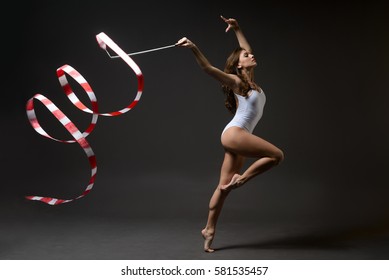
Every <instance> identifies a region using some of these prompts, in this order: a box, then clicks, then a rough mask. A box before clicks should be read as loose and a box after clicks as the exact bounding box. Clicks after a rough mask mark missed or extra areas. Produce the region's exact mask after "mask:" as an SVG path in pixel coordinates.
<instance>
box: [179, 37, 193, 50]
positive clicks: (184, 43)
mask: <svg viewBox="0 0 389 280" xmlns="http://www.w3.org/2000/svg"><path fill="white" fill-rule="evenodd" d="M176 46H178V47H186V48H190V49H191V48H193V47H194V46H195V44H193V43H192V41H191V40H189V39H188V38H186V37H183V38H181V39H180V40H178V42H177V43H176Z"/></svg>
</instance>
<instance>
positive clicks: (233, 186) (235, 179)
mask: <svg viewBox="0 0 389 280" xmlns="http://www.w3.org/2000/svg"><path fill="white" fill-rule="evenodd" d="M239 178H240V175H239V174H235V175H234V176H232V179H231V181H230V182H229V183H228V184H227V185H221V186H220V187H219V188H220V190H221V191H230V190H233V189H236V188H238V187H240V186H241V183H240V182H238V180H239Z"/></svg>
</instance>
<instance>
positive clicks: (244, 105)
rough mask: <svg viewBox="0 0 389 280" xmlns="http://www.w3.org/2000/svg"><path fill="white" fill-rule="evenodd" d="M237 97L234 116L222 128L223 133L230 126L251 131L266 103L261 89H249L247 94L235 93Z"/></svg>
mask: <svg viewBox="0 0 389 280" xmlns="http://www.w3.org/2000/svg"><path fill="white" fill-rule="evenodd" d="M235 96H236V98H237V99H238V102H237V103H238V104H237V109H236V113H235V116H234V118H233V119H232V120H231V121H230V122H229V123H228V124H227V126H226V127H225V128H224V130H223V132H222V135H223V133H224V132H225V131H226V130H227V129H228V128H230V127H232V126H238V127H241V128H244V129H246V130H247V131H248V132H250V133H252V132H253V130H254V128H255V126H256V125H257V123H258V121H259V120H260V119H261V117H262V114H263V108H264V107H265V103H266V96H265V93H264V92H263V90H262V89H261V91H260V92H259V91H257V90H254V89H253V90H251V91H250V92H249V93H248V95H247V96H242V95H239V94H236V93H235Z"/></svg>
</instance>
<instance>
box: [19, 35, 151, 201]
mask: <svg viewBox="0 0 389 280" xmlns="http://www.w3.org/2000/svg"><path fill="white" fill-rule="evenodd" d="M96 40H97V42H98V44H99V46H100V48H102V49H104V50H107V47H109V48H110V49H111V50H112V51H114V52H115V53H116V54H117V55H118V56H119V57H120V58H122V59H123V60H124V62H126V63H127V64H128V66H129V67H130V68H131V69H132V70H133V71H134V72H135V74H136V77H137V80H138V88H137V94H136V96H135V98H134V100H133V101H132V102H131V103H130V104H129V105H128V106H127V107H125V108H123V109H121V110H118V111H113V112H108V113H99V112H98V103H97V99H96V96H95V94H94V92H93V90H92V88H91V86H90V85H89V83H88V82H87V81H86V80H85V78H84V77H83V76H82V75H81V74H80V73H79V72H77V71H76V70H75V69H74V68H73V67H71V66H70V65H66V64H65V65H63V66H61V67H59V68H58V69H57V77H58V80H59V82H60V84H61V87H62V89H63V91H64V92H65V94H66V96H67V97H68V98H69V100H70V102H72V103H73V105H74V106H76V107H77V108H78V109H80V110H82V111H84V112H86V113H89V114H92V120H91V122H90V124H89V126H88V127H87V129H86V130H85V131H84V132H81V131H80V130H79V129H78V128H77V126H76V125H75V124H74V123H73V122H72V121H71V120H70V119H69V118H68V117H67V116H66V115H65V114H64V113H63V112H62V111H61V110H60V109H59V108H58V107H57V106H56V105H55V104H54V103H53V102H52V101H51V100H49V99H48V98H46V97H45V96H44V95H42V94H39V93H37V94H35V95H34V96H33V97H31V98H30V99H29V100H28V101H27V104H26V112H27V117H28V120H29V122H30V124H31V126H32V127H33V128H34V130H35V131H36V132H37V133H39V134H40V135H42V136H44V137H47V138H49V139H51V140H54V141H58V142H61V143H66V144H69V143H76V142H77V143H78V144H79V145H80V147H81V148H82V149H83V150H84V152H85V154H86V156H87V158H88V161H89V165H90V169H91V177H90V179H89V182H88V185H87V187H86V188H85V190H84V191H83V192H82V194H81V195H79V196H77V197H75V198H72V199H60V198H53V197H44V196H36V195H32V196H26V199H28V200H34V201H40V202H43V203H46V204H48V205H59V204H63V203H68V202H71V201H74V200H76V199H79V198H82V197H84V196H86V195H87V194H88V193H89V192H90V191H91V190H92V188H93V185H94V183H95V178H96V173H97V163H96V156H95V153H94V152H93V149H92V147H91V146H90V144H89V143H88V141H87V140H86V137H87V136H88V135H89V134H90V133H91V132H92V131H93V130H94V128H95V127H96V123H97V119H98V116H109V117H113V116H118V115H121V114H124V113H126V112H128V111H130V110H131V109H133V108H134V107H135V106H136V105H137V104H138V102H139V100H140V98H141V96H142V92H143V87H144V78H143V74H142V71H141V70H140V68H139V67H138V65H137V64H136V63H135V62H134V61H133V60H132V59H131V57H129V56H128V55H127V54H126V53H125V52H124V51H123V50H122V49H121V48H120V47H119V46H118V45H117V44H116V43H114V42H113V41H112V40H111V39H110V38H109V37H108V36H107V35H106V34H105V33H104V32H101V33H99V34H98V35H96ZM66 74H67V75H69V76H70V77H72V78H73V79H74V80H75V81H76V82H77V83H78V84H79V85H80V86H81V87H82V88H83V89H84V91H85V92H86V94H87V95H88V98H89V100H90V102H91V107H92V108H91V109H89V108H88V107H87V106H85V105H84V104H83V103H82V102H81V101H80V100H79V99H78V98H77V96H76V94H75V93H74V92H73V89H72V88H71V86H70V84H69V82H68V80H67V78H66ZM34 100H38V101H40V102H41V103H42V104H43V105H44V106H45V107H46V108H47V109H48V110H49V111H50V112H51V114H52V115H54V116H55V118H56V119H57V120H58V121H59V122H60V123H61V124H62V125H63V126H64V128H65V129H66V130H67V131H68V132H69V133H70V134H71V136H72V138H73V139H71V140H61V139H56V138H54V137H52V136H51V135H49V134H48V133H47V132H46V131H45V130H44V129H43V128H42V126H41V125H40V123H39V121H38V118H37V116H36V114H35V110H34Z"/></svg>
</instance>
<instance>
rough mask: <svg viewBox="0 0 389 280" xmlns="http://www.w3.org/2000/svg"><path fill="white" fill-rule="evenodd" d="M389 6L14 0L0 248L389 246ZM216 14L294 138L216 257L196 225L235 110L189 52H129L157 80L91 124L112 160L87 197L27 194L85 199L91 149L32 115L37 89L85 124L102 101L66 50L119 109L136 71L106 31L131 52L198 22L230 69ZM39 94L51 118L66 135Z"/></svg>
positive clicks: (265, 251)
mask: <svg viewBox="0 0 389 280" xmlns="http://www.w3.org/2000/svg"><path fill="white" fill-rule="evenodd" d="M383 3H384V1H382V2H378V1H366V2H364V3H356V2H354V1H350V2H341V1H332V2H331V1H316V2H315V1H306V2H303V1H297V2H296V1H291V2H288V1H285V2H282V1H244V2H236V3H230V2H225V1H169V2H163V1H155V2H154V1H104V2H99V1H82V2H81V1H64V2H56V1H47V2H46V1H35V2H30V3H28V4H23V5H22V4H20V6H18V5H17V4H14V6H15V7H14V8H12V9H11V8H10V9H9V10H8V11H9V13H11V15H12V20H11V21H5V20H4V19H2V21H3V22H2V23H3V24H2V26H3V46H2V48H3V61H4V62H5V63H2V64H3V65H5V66H4V68H3V72H4V71H5V72H6V73H5V74H3V79H4V80H3V82H2V87H3V90H2V108H1V124H2V125H1V126H2V131H3V132H2V139H1V141H2V142H1V143H2V145H1V148H2V152H1V154H0V155H1V162H2V169H1V170H2V171H1V174H2V176H1V178H2V181H1V182H2V183H1V185H2V187H1V196H0V201H1V204H0V205H1V213H2V214H1V215H2V216H3V218H2V219H3V221H4V222H3V226H2V227H1V228H0V238H1V240H0V257H1V258H2V259H34V258H37V259H78V258H80V259H85V258H87V259H88V258H92V259H93V258H98V259H111V258H112V259H138V258H139V259H185V258H186V259H201V258H222V259H223V258H235V259H241V258H243V259H244V258H251V259H273V258H274V259H289V258H293V259H304V258H307V259H319V258H330V259H331V258H333V259H337V258H340V259H353V258H361V259H366V258H367V259H376V258H388V256H389V242H388V239H387V236H388V235H387V233H388V228H389V222H388V218H389V217H388V211H389V204H388V202H387V200H388V194H389V190H388V175H387V173H386V172H387V169H388V167H389V166H388V160H387V157H388V154H389V148H388V145H387V144H388V140H389V133H388V124H389V113H388V104H389V95H388V78H389V66H388V65H389V55H388V49H389V39H388V36H387V27H388V24H389V22H388V21H389V20H388V18H387V14H388V12H389V9H388V7H387V5H386V4H383ZM220 14H222V15H224V16H225V17H234V18H236V19H237V20H238V21H239V24H240V26H241V27H242V29H243V31H244V33H245V34H246V36H247V38H248V39H249V41H250V43H251V45H252V47H253V49H254V54H255V56H256V57H257V60H258V61H259V66H258V68H257V69H256V82H257V83H258V84H259V85H260V86H261V87H262V88H263V89H264V91H265V93H266V96H267V104H266V107H265V112H264V116H263V118H262V120H261V121H260V123H259V124H258V126H257V128H256V129H255V131H254V133H255V134H257V135H259V136H261V137H263V138H265V139H267V140H268V141H270V142H272V143H274V144H275V145H277V146H278V147H280V148H281V149H282V150H283V151H284V153H285V161H284V162H283V164H282V165H281V166H279V167H277V168H275V169H273V170H271V171H269V172H268V173H266V174H263V175H262V176H259V177H257V178H255V179H254V180H252V181H250V182H249V183H248V184H247V186H246V187H245V188H244V189H240V190H239V191H236V192H234V193H233V194H232V195H231V196H230V197H229V198H228V201H227V202H226V204H225V209H224V212H223V213H222V216H221V219H220V224H219V229H220V231H219V232H218V236H217V239H216V240H215V247H217V248H219V249H223V248H224V249H229V250H220V251H219V252H218V253H217V254H213V255H204V254H203V253H202V252H201V246H202V245H201V243H202V241H201V236H200V235H199V231H200V229H201V228H202V227H203V226H204V224H205V221H206V214H207V205H208V201H209V198H210V195H211V194H212V192H213V189H214V187H215V186H216V184H217V182H218V176H219V170H220V165H221V162H222V159H223V149H222V147H221V145H220V133H221V131H222V130H223V128H224V126H225V124H226V123H227V122H228V121H229V120H230V118H231V117H232V116H231V115H230V114H229V113H228V111H227V110H226V109H225V108H224V105H223V102H224V99H223V95H222V92H221V89H220V85H219V84H218V83H217V82H216V81H215V80H213V79H212V78H210V77H209V76H207V75H206V74H205V73H203V72H202V71H201V69H200V68H199V67H198V65H197V64H196V62H195V59H194V57H193V55H192V54H191V52H190V50H188V49H182V48H173V49H167V50H163V51H159V52H154V53H149V54H144V55H139V56H134V57H133V59H134V60H135V62H136V63H137V64H138V65H139V67H140V68H141V69H142V72H143V74H144V78H145V88H144V93H143V95H142V98H141V100H140V102H139V104H138V105H137V106H136V107H135V108H134V109H133V110H132V111H130V112H128V113H127V114H125V115H122V116H119V117H114V118H109V117H100V118H99V121H98V123H97V127H96V129H95V131H94V132H93V133H92V134H91V135H90V136H89V137H88V141H89V143H90V144H91V146H92V148H93V150H94V151H95V153H96V156H97V163H98V172H97V177H96V182H95V186H94V188H93V190H92V192H91V193H90V194H89V195H88V196H86V197H85V198H82V199H80V200H77V201H75V202H72V203H68V204H64V205H59V206H54V207H52V206H48V205H45V204H42V203H38V202H30V201H27V200H25V199H24V196H25V195H42V196H46V195H47V196H53V197H59V198H73V197H75V196H77V195H79V194H81V193H82V192H83V190H84V189H85V187H86V185H87V182H88V180H89V176H90V171H89V165H88V163H87V159H86V157H85V154H84V152H83V151H82V149H80V147H79V146H78V145H76V144H73V145H65V144H61V143H57V142H54V141H51V140H48V139H46V138H43V137H41V136H40V135H38V134H37V133H36V132H35V131H34V130H33V129H32V127H31V126H30V124H29V122H28V120H27V117H26V114H25V104H26V101H27V100H28V99H29V98H30V97H32V96H33V95H34V94H35V93H41V94H43V95H45V96H47V97H48V98H49V99H51V100H52V101H53V102H54V103H55V104H56V105H57V106H58V107H60V108H61V109H62V110H63V111H64V112H65V113H66V114H67V115H68V116H69V117H70V118H71V119H72V120H73V121H74V122H75V123H76V124H77V125H78V127H79V128H80V129H81V130H83V129H85V128H86V127H87V125H88V122H89V120H90V115H88V114H85V113H83V112H81V111H78V110H77V109H76V108H75V107H73V105H72V104H71V103H70V102H69V101H68V100H67V98H66V96H65V94H64V93H63V91H62V89H61V87H60V85H59V83H58V80H57V78H56V73H55V71H56V69H57V68H58V67H60V66H62V65H64V64H69V65H71V66H73V67H74V68H75V69H76V70H78V71H79V72H80V73H81V74H82V75H83V76H84V77H85V78H86V79H87V81H88V82H89V83H90V84H91V86H92V88H93V90H94V92H95V93H96V95H97V98H98V101H99V106H100V110H101V111H102V112H108V111H115V110H119V109H122V108H123V107H125V106H127V105H128V104H129V102H130V101H131V100H132V99H133V98H134V96H135V93H136V79H135V75H134V74H133V72H132V71H131V70H130V69H129V68H128V66H126V65H125V63H123V62H122V61H121V60H110V59H109V58H108V56H107V55H106V54H105V52H104V51H103V50H101V49H100V48H99V47H98V44H97V42H96V40H95V35H96V34H98V33H100V32H105V33H106V34H107V35H108V36H110V37H111V39H113V40H114V41H115V42H116V43H117V44H118V45H119V46H120V47H121V48H122V49H124V50H125V51H127V52H133V51H139V50H144V49H149V48H155V47H159V46H164V45H170V44H174V43H175V42H176V41H177V40H178V39H180V38H181V37H183V36H187V37H188V38H190V39H191V40H192V41H194V42H195V43H196V44H197V45H198V46H199V47H200V49H201V50H202V51H203V52H204V54H205V55H206V56H207V57H208V58H209V60H210V61H211V63H213V64H214V65H215V66H216V67H219V68H223V66H224V62H225V59H226V57H227V56H228V54H229V53H230V52H231V51H232V50H233V49H234V48H235V47H236V46H237V41H236V39H235V36H234V34H233V33H232V32H231V33H225V32H224V30H225V28H226V24H225V23H224V22H223V21H222V20H221V19H220V18H219V15H220ZM16 24H18V25H16ZM74 88H75V90H77V89H78V91H77V93H78V96H79V98H80V99H81V100H84V101H85V102H86V100H87V99H86V98H85V96H84V92H83V91H82V90H80V89H79V88H78V87H77V86H74ZM86 103H87V102H86ZM35 104H36V111H37V114H38V118H39V120H40V122H41V124H42V126H43V127H44V128H45V129H46V130H47V131H48V132H49V133H50V134H51V135H53V136H55V137H58V138H64V139H69V136H68V133H67V132H66V131H65V130H64V129H63V128H62V127H61V125H60V124H59V123H57V122H56V121H55V120H54V118H53V117H51V115H50V113H48V111H47V110H46V109H45V108H44V107H43V106H41V104H39V102H36V103H35ZM87 104H88V103H87ZM247 163H250V161H248V162H247ZM218 242H219V243H218Z"/></svg>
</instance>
